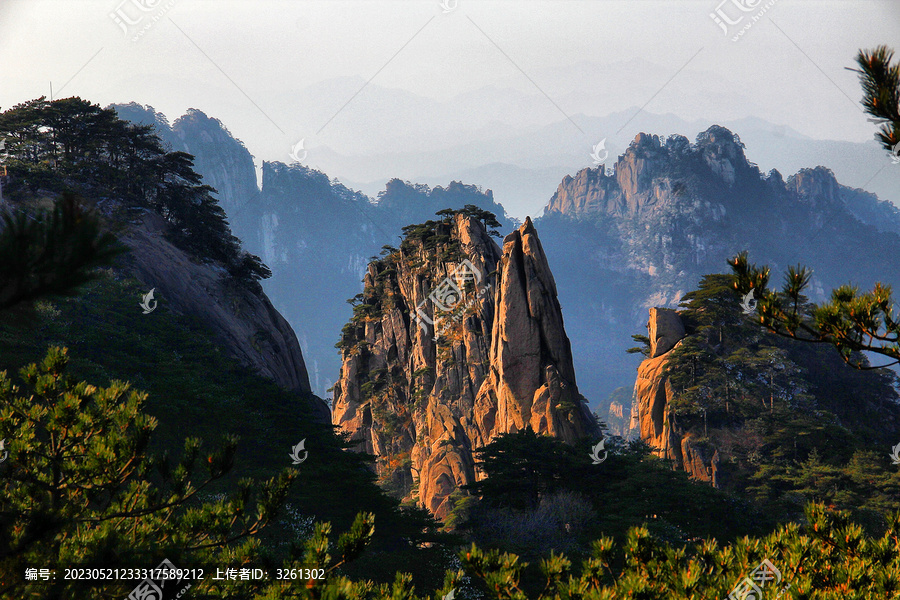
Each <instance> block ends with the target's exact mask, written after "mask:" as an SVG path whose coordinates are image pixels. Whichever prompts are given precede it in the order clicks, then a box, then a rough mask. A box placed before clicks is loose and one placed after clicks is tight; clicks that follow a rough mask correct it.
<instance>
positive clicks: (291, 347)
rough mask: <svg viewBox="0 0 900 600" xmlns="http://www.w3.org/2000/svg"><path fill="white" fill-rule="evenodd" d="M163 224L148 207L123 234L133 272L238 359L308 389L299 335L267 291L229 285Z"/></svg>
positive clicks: (221, 272) (291, 387) (280, 381)
mask: <svg viewBox="0 0 900 600" xmlns="http://www.w3.org/2000/svg"><path fill="white" fill-rule="evenodd" d="M165 227H166V224H165V222H164V221H163V220H162V218H161V217H159V216H157V215H154V214H150V213H147V214H145V216H144V217H143V219H142V220H141V222H140V223H138V224H136V225H135V226H133V227H131V228H129V230H128V232H127V233H126V234H125V235H124V236H123V241H124V242H125V243H126V244H127V245H128V246H129V247H130V248H131V250H132V253H131V255H130V258H129V259H128V260H129V261H130V262H131V263H132V264H131V269H130V271H131V273H132V274H133V275H134V276H135V277H136V278H138V279H139V280H140V281H143V282H144V284H145V285H146V286H147V290H148V291H149V290H150V288H155V290H156V291H155V296H156V299H157V300H158V302H159V303H160V304H163V303H165V304H167V305H168V306H169V307H170V308H171V309H173V310H175V311H177V312H179V313H182V314H188V315H193V316H196V317H198V318H199V319H200V320H202V321H203V322H204V323H206V324H207V325H208V326H209V327H210V328H211V329H212V330H213V331H214V333H215V334H216V336H217V337H218V338H219V339H220V340H221V341H222V347H223V348H225V349H227V351H228V352H229V353H230V354H231V355H232V356H234V357H235V358H236V359H237V360H238V361H239V362H241V363H242V364H244V365H245V366H248V367H250V368H251V369H253V370H255V371H256V372H258V373H260V374H261V375H263V376H265V377H268V378H270V379H272V380H273V381H275V382H276V383H277V384H279V385H280V386H281V387H283V388H285V389H289V390H293V391H298V392H309V391H310V386H309V378H308V376H307V373H306V365H305V364H304V362H303V355H302V353H301V351H300V345H299V343H298V342H297V337H296V336H295V335H294V332H293V330H292V329H291V327H290V325H288V323H287V321H285V319H284V317H282V316H281V314H279V313H278V311H277V310H275V308H274V307H273V306H272V303H271V302H269V299H268V298H267V297H266V295H265V294H263V293H259V294H255V293H253V292H252V291H250V290H246V289H235V288H233V287H231V286H229V285H228V284H227V282H226V277H224V275H225V273H224V269H222V268H221V267H218V266H217V265H215V264H213V263H210V264H199V263H197V262H196V261H194V260H192V259H191V257H190V256H188V255H187V254H186V253H185V252H184V251H182V250H180V249H179V248H177V247H175V246H174V245H172V244H171V243H170V242H169V241H167V240H166V239H165V238H164V236H163V233H164V231H165ZM139 300H140V299H139V298H135V310H136V311H137V310H138V307H137V303H138V301H139ZM148 318H149V317H148ZM316 408H317V409H319V412H320V413H321V414H320V416H322V417H324V420H326V421H327V420H328V418H327V416H326V415H327V413H328V408H327V406H325V404H324V403H323V402H322V401H321V400H316Z"/></svg>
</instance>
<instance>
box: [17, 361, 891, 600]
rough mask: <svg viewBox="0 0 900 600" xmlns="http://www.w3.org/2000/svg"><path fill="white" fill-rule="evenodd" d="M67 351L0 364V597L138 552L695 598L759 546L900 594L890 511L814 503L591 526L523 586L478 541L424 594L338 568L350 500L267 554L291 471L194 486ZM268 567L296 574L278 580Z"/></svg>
mask: <svg viewBox="0 0 900 600" xmlns="http://www.w3.org/2000/svg"><path fill="white" fill-rule="evenodd" d="M66 363H67V359H66V352H65V351H63V350H61V349H51V350H50V351H49V352H48V354H47V356H46V358H45V359H44V361H43V362H42V363H41V364H40V365H37V364H33V365H29V366H28V367H26V368H25V369H23V370H22V372H21V377H22V379H23V381H24V382H25V385H26V386H27V389H22V388H19V387H18V386H16V385H14V384H13V382H12V381H11V380H10V378H9V376H8V375H7V374H6V373H5V372H3V373H2V374H0V401H2V412H0V436H5V437H6V438H7V439H9V440H10V445H9V452H10V458H9V460H8V461H6V463H4V465H3V467H2V468H3V478H2V482H3V483H2V490H0V540H2V543H3V547H2V548H0V551H2V554H0V556H2V558H0V581H2V586H3V587H2V589H0V596H2V597H3V598H12V597H16V598H23V597H24V598H46V599H51V598H79V599H82V598H84V599H87V600H93V599H100V598H110V597H119V598H121V597H124V596H125V595H126V594H127V593H128V592H129V590H130V589H132V588H133V587H134V583H135V582H133V581H131V582H126V581H102V582H100V581H92V582H89V583H88V582H85V581H67V580H65V579H61V578H59V577H58V578H57V580H56V581H53V582H46V583H45V582H43V581H40V580H38V581H26V580H25V578H24V573H25V568H27V567H38V566H42V567H50V568H56V569H61V568H64V567H67V566H73V564H76V563H77V564H80V565H84V566H94V567H103V568H114V567H133V566H135V561H136V560H139V561H140V563H143V564H146V562H145V561H146V560H148V559H150V558H161V557H167V558H169V559H170V560H172V561H173V563H174V564H176V565H177V566H179V567H184V568H188V567H196V566H198V565H203V566H204V567H205V568H206V570H207V576H206V577H205V578H204V579H202V580H194V581H188V580H185V581H180V582H178V585H181V584H190V585H191V588H190V590H191V592H190V593H191V596H192V597H194V598H235V599H247V600H250V599H253V600H275V599H279V598H304V599H335V600H337V599H344V598H346V599H363V598H371V599H375V598H390V599H392V600H401V599H408V600H416V599H418V598H433V597H441V596H444V595H446V594H449V593H450V592H451V590H455V591H454V596H458V597H459V598H460V599H463V598H476V597H477V598H498V599H523V600H524V599H526V598H540V599H551V598H552V599H554V600H555V599H560V600H562V599H572V598H580V599H585V600H590V599H597V600H616V599H635V600H636V599H643V600H701V599H706V598H722V597H725V595H726V594H728V593H729V591H730V590H731V589H732V588H734V586H735V585H737V584H738V583H739V582H741V581H743V580H744V578H745V577H747V576H748V575H749V574H750V573H751V572H752V571H753V569H755V568H756V567H757V565H759V564H760V563H761V562H762V561H763V560H764V559H768V560H769V561H771V562H772V564H773V565H775V567H777V568H778V569H779V570H780V572H781V573H782V576H783V580H782V581H781V582H779V585H781V586H787V585H790V588H789V589H788V591H787V592H786V593H785V597H790V598H797V599H803V600H838V599H840V600H847V599H851V600H869V599H872V600H874V599H876V598H877V599H880V600H883V599H891V598H900V536H898V534H900V513H895V514H894V515H892V516H891V518H890V519H889V521H888V524H887V530H886V532H885V533H884V535H883V536H881V537H880V538H872V537H868V536H866V535H865V534H864V533H863V530H862V529H861V527H860V526H858V525H856V524H855V523H852V522H851V520H850V516H849V514H848V513H844V512H839V511H838V512H831V511H828V510H827V509H826V508H825V507H824V506H823V505H820V504H819V505H817V504H810V505H809V506H807V508H806V524H805V525H802V526H801V525H798V524H787V525H783V526H780V527H779V528H778V529H777V530H776V531H775V532H773V533H772V534H770V535H768V536H765V537H762V538H743V539H741V540H738V541H736V542H735V543H733V544H731V545H728V546H720V545H719V543H718V542H716V541H713V540H707V541H704V542H701V543H699V544H695V545H691V546H687V547H683V548H679V547H673V546H671V545H670V544H668V543H667V542H663V541H660V540H659V539H658V538H655V537H654V536H653V535H651V534H650V532H649V531H648V529H647V528H646V527H638V528H632V529H631V530H630V531H629V532H628V534H627V536H626V538H625V541H624V543H623V544H621V545H617V544H616V543H615V542H614V541H613V540H612V539H611V538H609V537H600V538H599V539H597V540H595V541H594V542H593V543H592V544H591V551H590V554H589V555H588V556H586V557H584V558H583V559H582V560H581V561H580V564H576V561H573V560H570V559H569V558H567V557H565V556H562V555H558V554H554V553H550V555H549V556H546V557H545V558H543V559H541V560H540V565H539V568H540V571H541V572H542V574H543V580H544V581H543V588H542V591H540V592H537V593H530V594H526V593H525V592H524V591H523V589H522V588H521V587H520V580H521V578H522V573H523V570H524V569H525V568H526V567H527V565H526V564H525V563H524V562H523V561H521V560H520V559H519V557H518V556H516V555H513V554H508V553H501V552H499V551H496V550H493V551H483V550H480V549H479V548H478V547H476V546H474V545H473V546H472V547H471V548H470V549H468V550H466V551H463V552H462V553H461V554H460V561H461V567H462V568H461V569H459V570H456V571H447V572H446V574H445V578H444V583H443V586H441V588H440V589H439V590H437V591H436V592H432V593H428V595H426V596H419V595H417V594H416V590H415V587H414V585H413V580H412V577H411V576H409V575H405V574H402V573H400V574H397V575H396V577H395V580H394V581H393V583H380V584H378V583H374V582H373V581H370V580H368V579H365V578H360V577H357V578H352V577H349V576H348V575H347V574H346V572H345V571H344V568H345V566H346V565H349V564H351V563H352V562H353V561H354V560H358V559H359V558H360V557H361V556H362V555H364V554H365V549H366V547H367V546H368V545H369V543H370V542H371V540H372V539H373V536H374V517H373V516H372V515H371V514H359V515H357V517H356V519H355V521H354V523H353V524H352V526H351V527H350V529H349V530H348V531H346V532H345V533H343V534H341V535H340V536H338V537H337V539H336V540H335V539H333V538H332V536H331V528H330V525H328V524H322V523H319V524H317V525H316V526H315V528H314V531H313V532H312V534H311V535H309V536H304V537H305V539H304V540H303V541H302V542H301V543H299V544H297V545H295V546H294V547H293V548H292V550H291V552H290V556H289V557H287V559H285V560H276V559H275V558H274V557H273V556H272V555H271V554H270V553H269V552H267V550H266V548H265V547H264V546H263V545H262V544H261V542H260V538H259V535H258V533H259V531H260V529H261V528H262V527H263V526H264V525H265V524H266V523H267V522H269V521H270V520H271V519H272V518H274V517H275V515H276V514H277V511H278V510H279V508H280V506H281V505H282V503H283V500H284V498H285V494H286V491H287V489H288V487H289V485H290V483H291V480H293V479H294V478H295V477H296V474H295V473H294V472H292V471H291V470H286V471H285V472H284V473H283V474H282V475H281V476H279V477H276V478H274V479H272V480H270V481H268V482H267V483H264V484H263V485H261V486H259V485H253V484H252V482H249V481H244V482H242V483H241V484H240V485H239V486H238V487H237V488H236V489H234V490H233V491H232V492H231V493H230V494H228V495H227V496H226V497H225V498H222V499H218V500H215V501H201V500H199V499H198V495H197V492H198V491H199V490H200V489H201V488H202V487H203V486H204V485H206V484H205V483H199V484H194V483H191V480H192V478H193V474H194V473H195V472H196V471H197V470H199V469H198V468H197V467H196V464H197V462H198V460H197V459H198V458H200V452H199V443H198V442H196V441H194V440H189V441H188V442H187V443H186V445H185V452H184V454H183V455H182V456H181V457H180V459H179V460H178V461H171V462H170V461H168V460H167V459H165V458H162V459H156V458H152V457H148V456H146V455H145V453H144V450H145V448H146V447H147V443H148V439H149V434H150V432H151V431H152V430H153V428H154V427H155V421H154V419H153V418H151V417H147V416H145V415H143V414H141V412H140V405H141V403H142V402H143V400H144V395H143V394H140V393H138V392H134V391H130V390H129V389H128V386H127V385H125V384H121V383H113V384H112V385H110V386H109V387H106V388H102V387H97V386H93V385H89V384H87V383H85V382H77V381H76V380H75V379H73V378H72V377H70V376H68V375H67V373H66ZM23 392H24V393H23ZM232 460H233V447H229V446H226V447H225V448H223V449H222V450H220V451H217V452H213V453H211V454H209V455H208V456H207V457H206V458H205V460H204V461H202V462H205V463H206V470H207V471H208V473H207V475H206V481H209V480H213V479H215V478H217V477H220V476H221V475H222V474H223V473H224V472H225V471H227V470H228V469H229V468H230V467H231V463H232ZM140 563H139V564H140ZM152 564H158V563H156V562H155V561H154V563H152ZM226 565H227V566H234V567H241V566H262V567H263V568H265V569H266V570H267V571H268V573H269V579H268V580H257V581H253V580H249V581H228V580H224V581H218V580H216V579H214V578H213V577H212V576H211V575H212V573H213V571H214V569H215V567H216V566H226ZM278 569H281V570H282V573H284V572H288V573H290V572H292V570H293V572H297V571H296V570H297V569H302V571H300V573H302V574H301V575H299V577H298V578H297V579H293V578H289V577H288V578H282V579H281V580H274V578H275V577H276V574H277V573H278ZM307 569H309V570H312V569H316V570H319V569H321V571H320V574H321V575H323V576H322V577H319V578H313V577H310V576H308V575H307ZM170 583H171V582H170ZM773 597H774V596H773Z"/></svg>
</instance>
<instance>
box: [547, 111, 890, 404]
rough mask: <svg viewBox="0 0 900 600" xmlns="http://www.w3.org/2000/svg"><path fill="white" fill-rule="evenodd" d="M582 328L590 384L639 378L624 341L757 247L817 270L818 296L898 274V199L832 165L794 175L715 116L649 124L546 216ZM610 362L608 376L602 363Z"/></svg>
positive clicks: (583, 365) (557, 264)
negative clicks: (749, 147) (750, 156)
mask: <svg viewBox="0 0 900 600" xmlns="http://www.w3.org/2000/svg"><path fill="white" fill-rule="evenodd" d="M536 223H537V224H538V225H539V226H540V227H541V231H542V237H543V239H544V244H545V247H546V248H547V254H548V257H549V259H550V262H551V264H553V265H554V273H555V274H556V277H557V282H558V284H559V289H560V300H561V302H562V304H563V307H564V310H565V311H566V316H567V320H568V321H569V322H578V323H579V324H580V326H579V327H578V328H577V329H575V328H573V329H572V336H571V337H572V344H573V348H574V351H575V356H576V366H577V367H578V370H579V372H585V371H586V372H588V373H590V374H589V375H587V376H586V377H582V386H583V389H585V390H586V392H588V391H589V392H588V393H590V392H594V393H596V394H599V395H601V396H605V395H607V394H609V393H610V392H612V390H613V388H615V387H616V385H615V384H616V383H617V382H618V383H619V384H620V385H627V384H628V381H629V380H631V381H633V376H634V375H633V373H634V371H633V369H634V367H635V366H636V365H633V364H632V363H631V362H630V361H623V360H622V358H621V353H622V352H623V351H624V349H625V348H627V347H628V346H629V345H631V344H630V343H629V341H628V340H629V337H630V335H631V334H634V333H641V332H642V330H643V322H644V321H645V319H646V314H647V313H646V310H647V309H649V308H652V307H655V306H660V307H673V308H674V307H677V305H678V302H679V300H680V299H681V297H682V296H683V295H684V294H685V293H686V292H687V291H689V290H691V289H693V287H694V286H695V285H696V283H697V282H698V281H699V279H700V277H701V276H702V275H703V274H706V273H718V272H722V271H723V270H725V269H726V265H725V260H726V259H727V258H729V257H731V256H733V255H735V254H737V253H738V252H740V251H742V250H748V251H749V252H750V257H751V259H753V260H754V261H755V262H763V263H766V264H769V265H770V266H771V267H772V268H773V270H774V273H775V274H776V276H777V274H778V273H780V272H781V271H783V270H784V269H786V268H787V267H788V266H789V265H794V264H797V263H798V262H800V263H803V264H806V265H808V266H810V267H811V268H812V269H813V272H814V275H813V286H812V293H813V296H814V298H813V299H815V300H821V299H823V298H824V294H825V293H826V292H827V291H829V290H830V289H831V288H833V287H836V286H838V285H841V284H844V283H847V282H854V283H856V284H859V285H861V286H868V285H871V284H872V283H874V282H875V281H876V280H882V281H885V282H886V283H895V284H896V283H900V269H898V267H897V265H896V263H895V261H893V260H892V256H896V254H897V253H898V252H900V227H898V224H900V211H898V210H897V208H896V207H894V206H893V205H892V204H891V203H889V202H886V201H880V200H878V198H877V197H875V196H874V195H873V194H869V193H867V192H864V191H862V190H858V189H852V188H849V187H847V186H843V185H840V184H839V183H838V182H837V180H836V179H835V177H834V175H833V173H831V172H830V171H829V170H828V169H825V168H823V167H817V168H814V169H803V170H801V171H799V172H798V173H796V174H795V175H792V176H791V177H789V178H788V179H787V181H785V180H784V178H783V177H782V175H781V174H780V173H779V172H778V171H776V170H772V171H770V172H769V173H767V174H763V173H762V172H761V171H760V170H759V168H758V167H757V166H756V165H755V164H753V163H751V162H750V161H748V160H747V158H746V156H745V154H744V145H743V144H742V143H741V141H740V138H739V137H738V136H736V135H735V134H734V133H732V132H731V131H729V130H727V129H725V128H723V127H718V126H715V127H711V128H709V129H708V130H707V131H705V132H703V133H701V134H700V135H699V136H698V137H697V141H696V142H695V143H691V142H689V141H688V140H687V139H686V138H685V137H683V136H669V137H668V138H660V137H659V136H652V135H648V134H641V135H638V136H637V137H636V138H635V140H634V142H632V144H631V145H630V146H629V148H628V149H627V150H626V151H625V152H624V153H623V154H622V155H621V156H619V157H618V159H617V160H616V161H615V163H614V165H613V169H612V170H610V171H606V170H604V168H603V167H597V168H593V169H583V170H581V171H579V172H578V173H577V174H575V175H574V176H571V177H566V178H564V179H563V181H562V182H561V183H560V185H559V187H558V189H557V192H556V193H555V194H554V196H553V198H551V200H550V202H549V203H548V205H547V207H546V209H545V212H544V216H542V217H541V218H540V219H537V220H536ZM597 364H601V365H604V366H605V368H604V373H602V374H599V375H597V376H596V377H594V376H592V374H594V373H596V370H595V365H597Z"/></svg>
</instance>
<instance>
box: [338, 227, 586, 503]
mask: <svg viewBox="0 0 900 600" xmlns="http://www.w3.org/2000/svg"><path fill="white" fill-rule="evenodd" d="M436 233H437V234H438V235H446V236H448V237H449V240H450V242H448V243H447V244H450V245H452V244H458V249H459V254H457V255H456V257H455V259H453V260H441V259H437V260H434V257H435V256H441V254H442V253H446V251H447V248H448V247H450V246H448V245H446V244H445V245H438V247H437V249H436V251H431V250H429V251H426V250H425V249H424V247H423V245H422V244H421V243H415V244H413V245H411V246H407V247H404V248H403V249H401V250H400V251H399V252H397V253H394V254H393V255H392V256H395V257H396V258H395V262H393V263H392V266H391V267H390V268H386V265H385V264H383V263H372V264H370V265H369V271H368V273H367V274H366V277H365V281H364V283H365V291H364V296H366V297H367V298H369V297H374V296H371V295H368V296H367V294H370V293H371V292H373V291H374V290H376V288H378V286H379V285H380V286H382V287H381V290H382V292H380V293H381V297H380V300H379V302H380V305H379V306H380V310H379V311H377V312H378V313H379V314H377V315H376V316H374V317H369V318H367V319H366V320H365V321H364V322H362V321H359V322H357V324H356V329H355V331H353V332H352V333H351V339H350V340H349V343H348V344H345V347H344V349H343V354H342V356H343V365H342V367H341V375H340V379H339V380H338V382H337V384H336V385H335V388H334V412H333V422H334V424H336V425H339V426H340V427H341V428H342V429H343V430H344V431H345V432H347V433H349V434H350V435H351V439H353V440H359V441H360V442H361V443H360V445H359V446H358V450H359V451H363V452H367V453H370V454H374V455H376V456H377V457H378V459H379V460H378V472H379V475H380V476H381V477H382V480H383V481H384V482H386V483H391V484H393V485H395V486H398V487H399V488H400V489H401V490H402V491H401V495H406V496H414V497H415V499H416V500H418V501H419V502H420V504H422V505H423V506H425V507H426V508H427V509H429V510H430V511H431V512H432V513H433V514H434V515H435V516H437V517H438V518H444V517H446V516H447V514H449V511H450V509H451V506H450V504H449V503H448V496H449V495H450V493H452V492H453V491H454V490H456V489H458V488H459V487H460V486H462V485H466V484H469V483H473V482H474V481H476V480H477V478H479V477H480V474H479V473H478V472H477V471H476V469H475V462H474V459H473V454H472V453H473V450H475V449H478V448H480V447H482V446H484V445H485V444H487V443H489V442H490V441H491V439H492V438H494V437H496V436H497V435H499V434H501V433H507V432H516V431H519V430H520V429H523V428H525V427H527V426H531V427H532V428H533V429H534V430H535V431H537V432H539V433H545V434H549V435H554V436H557V437H560V438H562V439H564V440H566V441H574V440H575V439H577V438H578V437H579V436H582V435H590V434H596V433H598V432H597V430H596V425H595V423H594V421H593V419H592V416H591V414H590V412H589V411H588V409H587V406H586V405H585V403H584V401H583V398H582V397H581V396H580V394H579V393H578V389H577V386H576V383H575V373H574V367H573V366H572V355H571V348H570V345H569V340H568V338H567V337H566V334H565V331H564V329H563V321H562V313H561V310H560V306H559V302H558V301H557V298H556V285H555V283H554V281H553V276H552V275H551V273H550V270H549V267H548V265H547V260H546V257H545V256H544V252H543V249H542V248H541V244H540V240H538V237H537V232H536V231H535V229H534V226H533V225H532V223H531V221H530V220H526V222H525V224H524V225H522V227H520V228H519V229H518V230H517V231H515V232H513V233H512V234H510V235H509V236H507V237H506V239H505V240H504V242H503V250H502V252H501V250H500V248H498V247H497V245H496V244H495V243H494V241H493V240H492V239H491V238H490V237H489V236H488V234H487V232H486V230H485V229H484V227H483V226H482V225H481V223H480V222H479V221H477V220H475V219H473V218H470V217H465V216H462V215H456V216H455V217H454V218H453V220H452V222H449V223H447V222H445V223H438V224H437V225H436ZM429 257H431V258H429ZM463 260H468V261H469V266H470V267H471V268H466V269H465V272H466V273H469V279H470V283H469V285H468V286H465V285H463V286H460V287H461V288H462V293H461V297H460V298H458V299H457V300H458V301H457V302H455V303H454V302H451V301H449V300H448V297H447V296H444V295H441V294H439V291H440V290H443V289H445V285H444V284H445V283H446V281H447V280H448V278H449V280H450V281H454V280H456V281H460V279H459V277H460V272H461V270H462V269H463V268H462V267H461V266H460V265H462V264H463ZM392 271H393V272H392ZM473 272H474V275H473V274H472V273H473ZM433 292H434V293H433ZM451 300H452V298H451ZM367 301H368V300H367ZM441 302H442V303H444V305H445V307H448V305H451V304H453V305H454V306H453V308H452V309H453V310H455V311H456V312H455V313H450V314H451V315H452V314H456V315H457V316H458V320H454V319H453V318H452V316H449V315H448V316H444V317H443V319H441V320H439V319H438V318H436V315H438V314H444V313H442V311H441V310H439V306H438V303H441ZM417 309H418V314H419V315H424V316H425V318H424V319H421V317H420V319H421V320H420V321H417V319H416V313H417ZM430 321H434V324H431V323H430ZM436 329H437V331H438V332H439V335H436V331H435V330H436ZM435 337H437V341H435ZM363 342H364V343H363ZM350 343H352V344H353V345H352V347H348V345H349V344H350ZM416 485H417V487H418V490H417V491H416V489H415V486H416Z"/></svg>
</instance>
